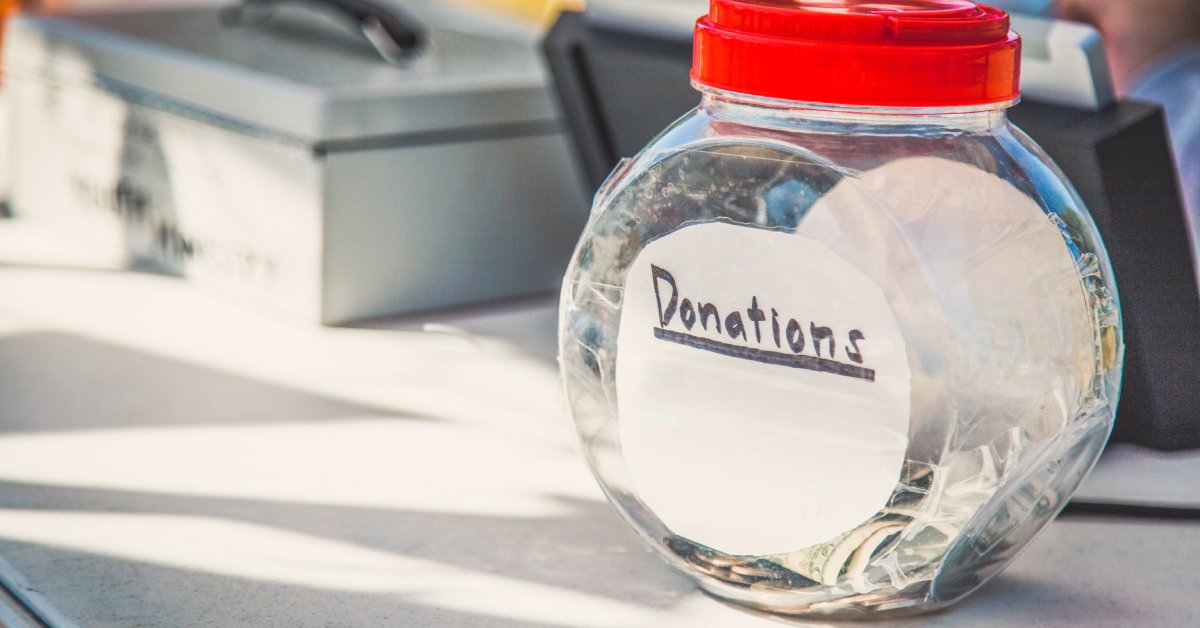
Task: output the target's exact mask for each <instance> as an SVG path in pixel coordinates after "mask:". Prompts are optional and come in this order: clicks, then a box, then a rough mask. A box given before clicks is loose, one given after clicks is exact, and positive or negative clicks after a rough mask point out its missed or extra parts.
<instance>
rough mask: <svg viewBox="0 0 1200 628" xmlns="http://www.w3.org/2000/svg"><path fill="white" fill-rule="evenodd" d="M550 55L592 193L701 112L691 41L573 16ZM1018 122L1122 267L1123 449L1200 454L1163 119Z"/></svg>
mask: <svg viewBox="0 0 1200 628" xmlns="http://www.w3.org/2000/svg"><path fill="white" fill-rule="evenodd" d="M544 47H545V52H546V55H547V60H548V62H549V65H550V69H551V72H552V75H553V79H554V87H555V91H556V93H557V95H558V97H559V100H560V104H561V106H562V109H563V114H564V117H565V119H566V122H567V127H568V130H569V131H570V133H571V138H572V141H573V143H574V147H575V149H576V151H577V153H578V154H579V158H580V159H579V162H580V164H581V165H582V167H583V169H584V174H585V177H586V179H587V181H588V182H589V183H590V185H591V186H592V188H593V189H595V188H597V187H599V186H600V184H601V183H603V181H604V179H605V177H607V175H608V173H609V171H610V170H611V169H612V168H613V166H614V165H615V164H616V163H617V161H618V160H619V159H620V158H622V157H630V156H633V155H634V154H636V153H637V152H638V151H639V150H641V148H642V147H643V146H645V145H646V144H647V143H649V141H650V140H651V139H653V138H654V136H655V135H656V134H657V133H658V132H659V131H661V130H662V129H664V128H666V127H667V125H669V124H670V123H671V122H672V121H674V120H675V119H676V118H678V117H679V116H681V115H683V114H684V113H686V112H687V111H689V110H690V109H691V108H693V107H695V106H696V104H697V102H699V96H698V95H697V94H696V92H695V90H693V89H692V87H691V85H690V81H689V78H688V77H689V71H690V69H691V51H692V46H691V40H690V39H687V38H680V37H677V36H671V35H667V34H665V33H659V32H655V31H651V30H647V29H639V28H637V25H633V24H631V25H629V28H620V27H618V26H617V25H614V24H610V23H608V22H605V23H602V24H596V23H590V22H588V21H587V19H586V18H585V17H584V16H583V15H582V14H580V13H574V12H567V13H563V14H562V15H561V16H560V17H559V20H558V22H557V23H556V24H555V25H554V28H553V29H551V31H550V33H549V34H548V35H547V38H546V41H545V45H544ZM1010 117H1011V119H1012V121H1013V122H1014V123H1016V124H1017V125H1018V126H1019V127H1021V128H1022V129H1024V130H1025V131H1026V132H1027V133H1029V135H1030V136H1032V137H1033V139H1034V140H1035V141H1037V142H1038V144H1040V145H1041V146H1042V147H1043V148H1044V149H1045V150H1046V152H1048V153H1049V154H1050V156H1051V157H1053V158H1054V160H1055V161H1056V162H1057V163H1058V165H1059V166H1060V167H1061V168H1062V169H1063V171H1064V172H1065V173H1066V175H1067V177H1068V178H1069V179H1070V180H1071V182H1072V183H1073V184H1074V185H1075V187H1076V189H1078V190H1079V193H1080V195H1081V196H1082V197H1083V200H1084V202H1085V203H1087V206H1088V209H1089V210H1090V211H1091V213H1092V216H1093V217H1094V218H1095V220H1096V224H1097V226H1098V227H1099V228H1100V232H1101V235H1102V236H1103V237H1104V242H1105V244H1106V245H1107V247H1108V251H1109V254H1110V256H1111V259H1112V264H1113V268H1114V270H1115V272H1116V278H1117V287H1118V290H1119V291H1120V295H1121V306H1122V310H1123V314H1124V322H1125V343H1126V353H1125V376H1124V382H1125V383H1124V388H1123V392H1122V395H1121V403H1120V406H1119V409H1118V411H1117V422H1116V428H1115V432H1114V436H1113V438H1114V440H1117V441H1124V442H1131V443H1136V444H1140V445H1145V446H1148V447H1152V448H1155V449H1160V450H1179V449H1193V448H1200V292H1198V291H1197V286H1196V278H1195V275H1194V271H1193V260H1192V256H1191V246H1190V243H1189V240H1188V237H1189V236H1188V229H1187V223H1186V219H1185V214H1184V210H1183V201H1182V200H1181V195H1180V193H1179V186H1178V181H1177V178H1176V176H1175V169H1174V162H1173V159H1172V157H1171V152H1170V147H1169V144H1168V142H1167V135H1166V127H1165V123H1164V119H1163V114H1162V110H1161V109H1160V108H1159V107H1157V106H1154V105H1148V104H1144V103H1138V102H1128V101H1126V102H1119V103H1117V104H1115V105H1112V106H1110V107H1108V108H1106V109H1104V110H1101V111H1098V112H1094V111H1084V110H1077V109H1071V108H1068V107H1061V106H1055V105H1045V104H1041V103H1036V102H1029V101H1026V102H1023V103H1022V104H1020V105H1018V106H1016V107H1014V108H1013V109H1012V110H1010Z"/></svg>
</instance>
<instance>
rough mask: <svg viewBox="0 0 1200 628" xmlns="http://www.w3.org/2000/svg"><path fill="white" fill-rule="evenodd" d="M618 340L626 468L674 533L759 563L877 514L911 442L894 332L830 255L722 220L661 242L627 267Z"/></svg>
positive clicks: (855, 276)
mask: <svg viewBox="0 0 1200 628" xmlns="http://www.w3.org/2000/svg"><path fill="white" fill-rule="evenodd" d="M617 342H618V357H617V374H616V377H617V381H616V391H617V406H618V412H619V413H620V438H621V447H622V449H623V452H624V458H625V461H626V465H627V468H628V470H629V474H630V477H631V480H632V483H633V487H634V490H635V491H636V493H637V495H638V497H639V498H640V499H641V500H642V501H643V502H644V503H645V504H646V505H647V506H649V507H650V509H651V510H653V511H654V513H655V514H656V515H657V516H658V517H659V518H661V519H662V521H663V523H665V524H666V525H667V527H668V528H670V529H671V530H672V531H673V532H674V533H675V534H678V535H680V536H683V537H685V538H688V539H690V540H692V541H695V542H697V543H701V544H703V545H707V546H709V547H712V548H715V549H718V550H720V551H723V552H726V553H730V554H738V555H768V554H775V553H781V552H788V551H793V550H796V549H800V548H804V547H808V546H811V545H815V544H817V543H822V542H824V541H828V540H830V539H832V538H834V537H835V536H837V535H838V534H840V533H842V532H845V531H847V530H850V529H852V528H854V527H855V526H857V525H859V524H861V523H863V522H864V521H865V520H866V519H868V518H870V517H871V516H872V515H874V514H875V513H877V512H878V511H879V510H881V509H882V508H883V507H884V506H886V504H887V501H888V499H889V497H890V496H891V494H892V491H893V490H894V489H895V487H896V483H897V481H898V479H899V475H900V469H901V466H902V464H903V461H904V454H905V450H906V449H907V446H908V426H909V403H910V400H909V397H910V392H911V385H910V373H909V367H908V360H907V355H906V352H905V345H904V339H903V338H902V337H901V334H900V328H899V325H898V324H897V323H896V319H895V317H894V316H893V314H892V310H891V308H890V307H889V305H888V303H887V301H886V300H885V298H884V295H883V292H882V291H881V290H880V289H879V287H878V286H877V285H875V283H874V282H872V281H871V280H870V279H869V278H868V277H866V276H865V275H864V274H863V273H861V272H860V271H859V270H858V269H856V268H854V267H853V266H851V265H850V263H849V262H847V261H846V260H844V259H842V258H841V257H839V256H838V255H836V254H835V253H833V252H832V251H831V250H830V249H829V248H827V247H826V246H825V245H823V244H821V243H820V242H818V241H815V240H812V239H809V238H805V237H803V236H800V235H796V234H788V233H782V232H776V231H768V230H763V229H756V228H752V227H745V226H738V225H734V224H729V223H703V224H696V225H691V226H687V227H683V228H681V229H679V230H678V231H675V232H673V233H671V234H669V235H666V236H664V237H662V238H659V239H658V240H655V241H654V242H651V243H650V244H649V245H647V246H646V247H645V249H643V250H642V252H641V253H640V254H639V255H638V257H637V259H636V260H635V261H634V263H633V265H632V267H631V268H630V270H629V275H628V276H627V278H626V282H625V298H624V303H623V306H622V313H621V325H620V330H619V335H618V340H617Z"/></svg>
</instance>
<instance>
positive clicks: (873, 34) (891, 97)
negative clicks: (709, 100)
mask: <svg viewBox="0 0 1200 628" xmlns="http://www.w3.org/2000/svg"><path fill="white" fill-rule="evenodd" d="M1020 58H1021V39H1020V37H1018V36H1017V35H1016V33H1014V32H1012V31H1010V30H1009V27H1008V14H1007V13H1005V12H1004V11H1001V10H999V9H995V8H992V7H988V6H983V5H977V4H975V3H974V2H968V1H966V0H897V1H894V2H866V1H863V0H712V4H711V6H710V10H709V13H708V15H706V16H704V17H702V18H700V20H699V21H697V22H696V41H695V48H694V58H693V66H692V78H693V79H694V80H695V81H696V82H697V83H699V84H700V85H704V86H707V87H712V88H715V89H721V90H727V91H732V92H738V93H742V94H750V95H753V96H761V97H766V98H780V99H786V100H798V101H806V102H815V103H827V104H836V105H852V106H876V107H961V106H970V105H984V104H993V103H1002V102H1006V101H1011V100H1014V99H1015V98H1016V97H1017V96H1018V95H1019V94H1020V91H1019V89H1018V85H1017V82H1018V74H1019V71H1020Z"/></svg>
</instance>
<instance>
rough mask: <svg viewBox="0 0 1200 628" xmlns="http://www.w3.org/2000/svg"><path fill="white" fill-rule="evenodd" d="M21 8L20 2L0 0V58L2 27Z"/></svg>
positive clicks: (1, 75)
mask: <svg viewBox="0 0 1200 628" xmlns="http://www.w3.org/2000/svg"><path fill="white" fill-rule="evenodd" d="M20 8H21V0H0V57H2V56H3V54H4V27H5V25H6V24H8V18H9V16H11V15H12V14H14V13H16V12H17V11H18V10H20ZM3 78H4V76H3V71H2V70H0V80H3Z"/></svg>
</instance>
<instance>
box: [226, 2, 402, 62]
mask: <svg viewBox="0 0 1200 628" xmlns="http://www.w3.org/2000/svg"><path fill="white" fill-rule="evenodd" d="M284 4H289V5H291V4H294V5H299V6H310V7H328V8H331V9H333V10H335V11H337V12H339V13H341V14H344V15H345V16H346V17H348V18H350V19H351V20H353V21H354V24H355V25H357V26H358V28H359V30H361V31H362V33H363V36H364V37H366V38H367V41H369V42H371V45H372V46H374V47H375V50H376V51H378V52H379V56H381V57H383V58H384V59H385V60H387V61H391V62H394V63H398V62H401V61H404V60H405V59H407V58H409V57H411V56H412V55H413V54H415V53H416V52H418V51H419V50H420V49H421V47H422V46H423V45H424V43H425V29H424V28H422V27H421V25H420V24H418V23H417V21H416V20H415V19H413V17H412V16H410V15H408V14H406V13H405V12H403V11H402V10H400V9H399V8H398V7H395V6H384V5H382V4H379V3H377V2H372V1H371V0H243V1H242V2H240V3H238V4H235V5H231V6H228V7H226V8H224V9H223V10H222V11H221V21H222V23H224V24H228V25H236V24H240V23H243V22H246V21H259V20H263V19H266V18H267V17H269V16H270V12H271V10H272V9H273V8H274V7H276V6H280V5H284Z"/></svg>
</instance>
